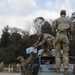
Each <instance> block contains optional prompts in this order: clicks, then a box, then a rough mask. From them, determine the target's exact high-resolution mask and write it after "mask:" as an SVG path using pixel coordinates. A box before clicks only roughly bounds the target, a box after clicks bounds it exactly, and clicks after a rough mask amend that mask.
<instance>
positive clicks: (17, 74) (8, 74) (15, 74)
mask: <svg viewBox="0 0 75 75" xmlns="http://www.w3.org/2000/svg"><path fill="white" fill-rule="evenodd" d="M0 75H20V73H1V72H0Z"/></svg>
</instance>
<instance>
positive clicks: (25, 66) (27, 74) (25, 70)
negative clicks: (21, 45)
mask: <svg viewBox="0 0 75 75" xmlns="http://www.w3.org/2000/svg"><path fill="white" fill-rule="evenodd" d="M33 57H34V53H33V52H32V53H31V54H30V56H29V57H28V58H27V59H26V60H25V59H24V57H22V56H19V57H18V58H17V60H19V61H20V62H21V68H22V75H32V72H31V70H30V68H29V64H30V62H31V60H32V58H33Z"/></svg>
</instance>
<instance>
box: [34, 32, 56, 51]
mask: <svg viewBox="0 0 75 75" xmlns="http://www.w3.org/2000/svg"><path fill="white" fill-rule="evenodd" d="M54 39H55V37H54V36H52V35H51V34H47V33H43V34H42V35H41V36H40V37H38V40H37V42H36V43H35V44H34V45H33V46H34V47H35V48H36V47H38V46H41V45H42V47H43V49H44V52H46V51H47V49H49V50H51V49H52V43H53V40H54Z"/></svg>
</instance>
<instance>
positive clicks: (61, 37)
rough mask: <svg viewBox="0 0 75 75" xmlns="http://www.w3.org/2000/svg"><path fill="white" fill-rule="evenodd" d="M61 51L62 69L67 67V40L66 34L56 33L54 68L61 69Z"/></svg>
mask: <svg viewBox="0 0 75 75" xmlns="http://www.w3.org/2000/svg"><path fill="white" fill-rule="evenodd" d="M61 49H62V50H63V55H62V60H63V65H64V68H68V67H69V53H68V51H69V40H68V37H67V34H65V33H57V35H56V42H55V50H56V54H55V60H56V68H60V67H61Z"/></svg>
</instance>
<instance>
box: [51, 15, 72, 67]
mask: <svg viewBox="0 0 75 75" xmlns="http://www.w3.org/2000/svg"><path fill="white" fill-rule="evenodd" d="M68 29H69V30H70V31H72V30H73V25H72V22H71V20H70V19H68V18H67V17H63V16H61V17H60V18H58V19H56V20H55V21H54V22H53V24H52V31H53V32H56V41H55V50H56V55H55V56H56V67H57V68H60V66H61V64H60V62H61V54H60V52H61V49H62V50H63V64H64V68H68V66H69V62H68V61H69V58H68V57H69V56H68V55H69V54H68V51H69V40H68V36H67V33H68Z"/></svg>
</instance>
